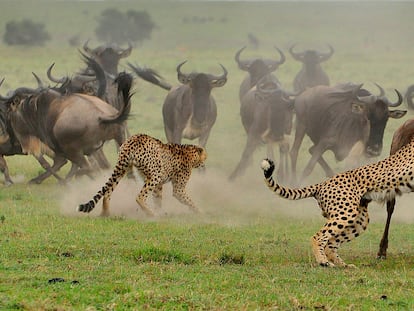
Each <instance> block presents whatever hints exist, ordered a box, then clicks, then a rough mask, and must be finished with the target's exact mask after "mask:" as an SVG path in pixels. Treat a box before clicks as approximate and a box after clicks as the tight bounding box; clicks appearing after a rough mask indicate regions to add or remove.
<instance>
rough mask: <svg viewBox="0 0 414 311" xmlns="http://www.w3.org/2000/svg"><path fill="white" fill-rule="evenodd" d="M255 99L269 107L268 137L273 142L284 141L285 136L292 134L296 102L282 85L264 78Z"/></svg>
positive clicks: (260, 81)
mask: <svg viewBox="0 0 414 311" xmlns="http://www.w3.org/2000/svg"><path fill="white" fill-rule="evenodd" d="M255 97H256V100H258V101H262V102H266V103H267V104H268V105H269V113H268V116H267V117H268V122H269V128H268V133H266V136H268V137H271V139H272V140H273V141H281V140H283V139H284V135H285V134H290V132H291V130H292V118H293V106H294V100H292V99H291V98H290V94H288V93H287V92H286V91H284V90H283V89H282V88H281V87H280V84H278V83H275V82H274V81H273V80H272V79H269V78H268V77H263V78H262V79H260V80H259V82H258V83H257V85H256V92H255ZM263 121H264V120H263Z"/></svg>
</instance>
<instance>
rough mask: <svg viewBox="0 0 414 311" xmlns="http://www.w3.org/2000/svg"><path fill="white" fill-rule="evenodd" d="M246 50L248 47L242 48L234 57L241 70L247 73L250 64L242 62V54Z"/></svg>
mask: <svg viewBox="0 0 414 311" xmlns="http://www.w3.org/2000/svg"><path fill="white" fill-rule="evenodd" d="M245 48H246V46H244V47H242V48H241V49H240V50H238V51H237V53H236V55H234V60H235V61H236V63H237V65H239V68H240V69H241V70H244V71H247V70H249V65H248V64H249V62H247V61H242V60H240V54H241V52H243V50H244V49H245Z"/></svg>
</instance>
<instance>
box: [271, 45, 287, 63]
mask: <svg viewBox="0 0 414 311" xmlns="http://www.w3.org/2000/svg"><path fill="white" fill-rule="evenodd" d="M274 48H275V49H276V50H277V51H278V52H279V54H280V60H279V61H278V62H277V64H278V65H282V64H283V63H284V62H285V61H286V56H285V54H283V52H282V50H280V49H279V48H278V47H277V46H275V47H274Z"/></svg>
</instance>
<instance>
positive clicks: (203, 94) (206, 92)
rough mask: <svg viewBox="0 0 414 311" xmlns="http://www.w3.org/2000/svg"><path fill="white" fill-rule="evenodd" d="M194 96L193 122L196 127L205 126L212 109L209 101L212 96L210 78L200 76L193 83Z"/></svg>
mask: <svg viewBox="0 0 414 311" xmlns="http://www.w3.org/2000/svg"><path fill="white" fill-rule="evenodd" d="M191 84H192V89H193V91H192V94H191V97H192V99H193V100H194V108H193V120H192V124H193V125H195V126H203V125H205V123H206V120H208V113H209V109H210V105H209V104H208V103H209V100H210V94H211V86H210V81H209V80H208V77H207V76H206V75H205V74H198V75H197V76H196V77H195V78H194V79H193V80H192V81H191Z"/></svg>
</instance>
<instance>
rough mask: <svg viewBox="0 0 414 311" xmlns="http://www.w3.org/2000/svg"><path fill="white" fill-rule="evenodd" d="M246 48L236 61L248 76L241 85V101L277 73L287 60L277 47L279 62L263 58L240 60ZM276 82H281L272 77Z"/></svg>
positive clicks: (238, 54)
mask: <svg viewBox="0 0 414 311" xmlns="http://www.w3.org/2000/svg"><path fill="white" fill-rule="evenodd" d="M245 48H246V47H242V48H241V49H240V50H238V51H237V53H236V55H235V56H234V59H235V61H236V63H237V65H238V66H239V68H240V69H241V70H243V71H247V73H248V75H247V76H246V77H245V78H244V80H243V81H242V83H241V84H240V90H239V99H240V101H241V100H242V98H243V96H244V94H246V93H247V92H248V91H249V90H250V89H251V88H252V87H254V86H255V85H256V84H257V82H258V81H259V80H260V79H261V78H263V77H264V76H265V75H270V74H271V73H272V72H274V71H276V70H277V69H278V68H279V66H280V65H282V64H283V63H284V62H285V60H286V57H285V54H283V52H282V51H281V50H280V49H279V48H277V47H275V49H276V50H277V51H278V52H279V54H280V59H279V60H273V59H263V58H254V59H245V60H241V59H240V54H241V52H243V50H244V49H245ZM272 77H273V78H274V80H275V82H279V81H278V79H277V78H276V76H274V75H272Z"/></svg>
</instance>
